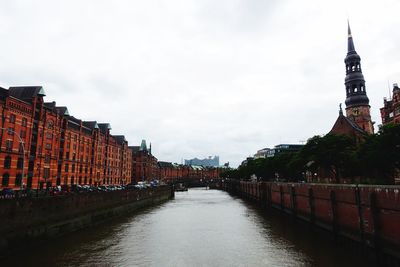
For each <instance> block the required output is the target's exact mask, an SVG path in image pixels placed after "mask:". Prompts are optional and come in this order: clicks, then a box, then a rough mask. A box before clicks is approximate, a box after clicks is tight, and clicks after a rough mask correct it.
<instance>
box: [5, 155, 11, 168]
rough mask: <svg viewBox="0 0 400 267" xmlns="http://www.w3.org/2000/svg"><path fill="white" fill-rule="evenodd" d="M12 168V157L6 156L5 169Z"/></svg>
mask: <svg viewBox="0 0 400 267" xmlns="http://www.w3.org/2000/svg"><path fill="white" fill-rule="evenodd" d="M10 168H11V157H10V156H6V157H5V158H4V169H10Z"/></svg>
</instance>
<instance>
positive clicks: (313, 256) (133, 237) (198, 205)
mask: <svg viewBox="0 0 400 267" xmlns="http://www.w3.org/2000/svg"><path fill="white" fill-rule="evenodd" d="M19 255H21V254H19ZM3 263H5V264H6V265H4V266H8V265H7V264H9V265H10V266H11V265H20V266H23V265H29V266H354V265H357V266H358V265H361V264H362V265H364V266H368V262H365V260H363V259H362V258H360V257H359V256H355V255H354V254H353V253H351V252H349V251H347V250H346V249H343V248H341V247H340V246H335V245H332V243H331V242H330V241H329V240H328V238H326V237H325V236H324V237H320V236H319V233H318V232H315V231H312V230H310V229H309V228H308V227H307V226H302V225H299V224H298V223H295V222H293V221H292V220H291V219H290V218H287V217H285V216H282V215H281V214H274V213H271V212H265V211H262V210H260V209H257V208H256V207H253V206H251V205H249V204H247V203H245V202H244V201H242V200H241V199H238V198H234V197H232V196H230V195H228V194H227V193H225V192H221V191H215V190H205V189H191V190H189V191H188V192H179V193H176V197H175V199H174V200H171V201H169V202H166V203H164V204H162V205H159V206H156V207H153V208H149V209H145V210H142V211H140V212H138V213H137V214H133V215H132V216H130V217H125V218H123V219H117V220H113V221H112V222H110V223H106V224H102V225H100V226H96V227H93V228H91V229H85V230H82V231H80V232H77V233H74V234H71V235H69V236H66V237H61V238H59V239H58V240H52V241H49V242H46V243H45V244H41V245H40V246H36V247H35V248H33V249H31V250H29V251H25V252H24V257H16V256H15V255H14V256H10V258H9V259H6V260H5V261H3Z"/></svg>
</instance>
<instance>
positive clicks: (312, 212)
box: [308, 187, 315, 224]
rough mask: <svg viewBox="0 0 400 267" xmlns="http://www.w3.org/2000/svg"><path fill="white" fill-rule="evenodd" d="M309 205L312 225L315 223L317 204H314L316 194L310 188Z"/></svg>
mask: <svg viewBox="0 0 400 267" xmlns="http://www.w3.org/2000/svg"><path fill="white" fill-rule="evenodd" d="M308 205H309V206H310V223H311V224H314V223H315V204H314V192H313V189H312V188H311V187H310V188H308Z"/></svg>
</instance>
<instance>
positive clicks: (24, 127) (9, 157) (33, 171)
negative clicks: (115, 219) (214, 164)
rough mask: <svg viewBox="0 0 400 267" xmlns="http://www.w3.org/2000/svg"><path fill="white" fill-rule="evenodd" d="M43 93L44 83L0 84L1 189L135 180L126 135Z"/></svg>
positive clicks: (114, 182) (125, 182) (99, 183)
mask: <svg viewBox="0 0 400 267" xmlns="http://www.w3.org/2000/svg"><path fill="white" fill-rule="evenodd" d="M44 97H45V92H44V90H43V88H42V87H41V86H21V87H10V88H9V89H5V88H0V112H1V117H0V123H1V130H0V142H1V147H0V180H1V183H0V189H1V188H14V189H19V188H21V187H22V186H26V187H28V188H32V189H36V188H47V187H51V186H55V185H77V184H80V185H85V184H89V185H101V184H128V183H130V182H131V177H132V150H131V149H130V148H129V147H128V142H127V141H126V139H125V137H124V136H123V135H116V136H113V135H111V132H110V131H111V126H110V124H109V123H97V122H96V121H82V120H80V119H77V118H75V117H73V116H71V115H70V114H69V112H68V109H67V108H66V107H58V106H57V105H56V102H44ZM153 172H154V171H153Z"/></svg>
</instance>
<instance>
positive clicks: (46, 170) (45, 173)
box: [43, 168, 50, 180]
mask: <svg viewBox="0 0 400 267" xmlns="http://www.w3.org/2000/svg"><path fill="white" fill-rule="evenodd" d="M43 178H44V179H46V180H47V179H49V178H50V168H43Z"/></svg>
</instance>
